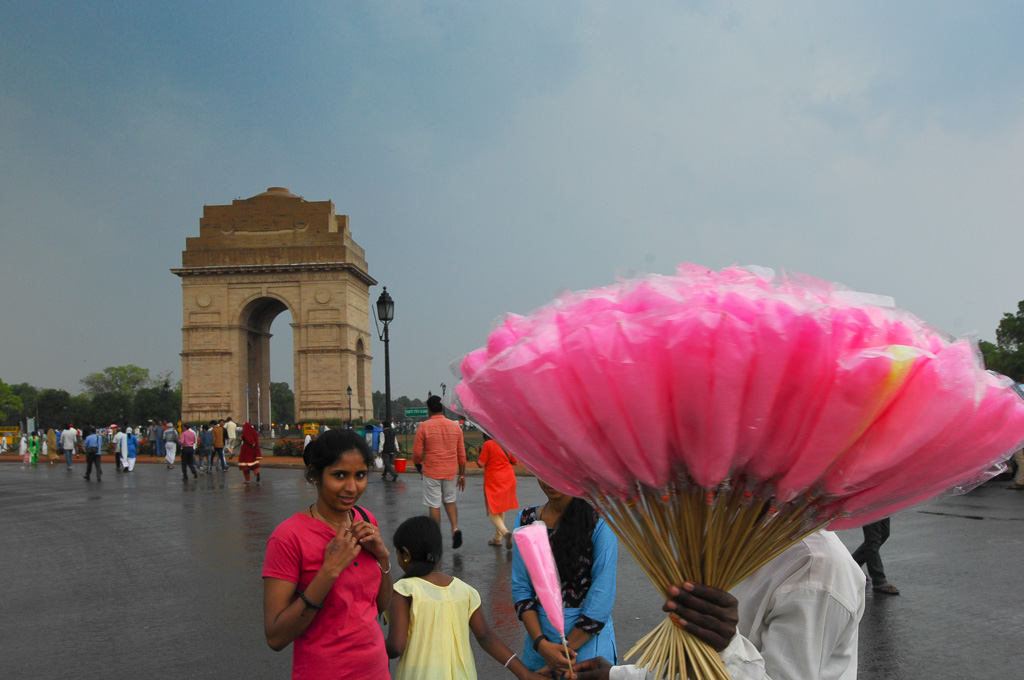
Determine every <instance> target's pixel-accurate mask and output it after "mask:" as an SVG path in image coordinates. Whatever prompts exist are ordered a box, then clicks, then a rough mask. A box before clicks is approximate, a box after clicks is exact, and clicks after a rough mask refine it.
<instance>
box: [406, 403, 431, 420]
mask: <svg viewBox="0 0 1024 680" xmlns="http://www.w3.org/2000/svg"><path fill="white" fill-rule="evenodd" d="M405 417H406V418H426V417H427V407H426V406H408V407H406V409H405Z"/></svg>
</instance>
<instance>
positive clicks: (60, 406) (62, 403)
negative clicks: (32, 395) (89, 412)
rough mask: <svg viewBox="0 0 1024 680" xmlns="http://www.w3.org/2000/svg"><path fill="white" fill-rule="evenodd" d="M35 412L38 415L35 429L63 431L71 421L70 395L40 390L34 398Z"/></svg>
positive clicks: (61, 391) (62, 392)
mask: <svg viewBox="0 0 1024 680" xmlns="http://www.w3.org/2000/svg"><path fill="white" fill-rule="evenodd" d="M36 410H37V412H38V413H39V420H38V421H37V422H36V427H37V428H42V429H46V428H51V427H53V428H56V427H59V428H61V429H64V426H65V425H67V424H68V422H70V421H71V395H70V394H68V393H67V391H66V390H51V389H45V390H42V391H41V392H40V393H39V396H38V397H37V398H36Z"/></svg>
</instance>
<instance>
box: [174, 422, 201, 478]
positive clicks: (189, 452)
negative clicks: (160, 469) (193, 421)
mask: <svg viewBox="0 0 1024 680" xmlns="http://www.w3.org/2000/svg"><path fill="white" fill-rule="evenodd" d="M196 439H197V437H196V431H195V430H193V429H192V428H191V427H190V426H189V424H188V423H182V425H181V435H180V436H179V437H178V443H179V444H180V445H181V479H182V481H184V482H187V481H188V471H189V470H192V477H193V478H194V479H199V472H198V471H197V470H196Z"/></svg>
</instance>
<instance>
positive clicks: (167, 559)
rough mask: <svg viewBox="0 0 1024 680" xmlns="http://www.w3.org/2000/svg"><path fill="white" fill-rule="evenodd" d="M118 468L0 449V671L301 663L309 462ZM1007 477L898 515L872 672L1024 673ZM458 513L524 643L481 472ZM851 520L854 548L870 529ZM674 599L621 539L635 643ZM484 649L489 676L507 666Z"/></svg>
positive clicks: (1018, 514)
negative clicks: (259, 469) (294, 553)
mask: <svg viewBox="0 0 1024 680" xmlns="http://www.w3.org/2000/svg"><path fill="white" fill-rule="evenodd" d="M104 467H105V469H106V474H105V475H104V477H103V482H102V483H96V482H95V481H93V482H91V483H90V482H86V481H85V480H83V479H82V474H83V473H84V465H78V464H76V465H75V467H74V470H73V471H72V472H68V471H66V470H65V469H64V466H63V465H59V466H48V465H45V464H43V465H39V466H37V467H35V468H30V467H27V466H24V465H22V464H20V463H3V464H0V518H2V522H3V524H2V526H3V529H2V541H0V545H2V553H0V568H2V571H3V578H2V580H0V598H2V602H3V606H2V613H0V635H2V636H3V637H2V639H3V645H2V650H3V651H2V654H0V678H104V679H109V680H120V679H128V678H131V679H132V680H135V679H137V678H145V679H147V680H154V679H158V678H174V679H175V680H178V679H181V678H188V679H189V680H195V679H198V678H218V679H219V680H223V679H225V678H245V679H246V680H256V679H260V678H287V677H288V676H289V670H290V663H291V650H290V648H289V649H287V650H285V651H284V652H280V653H275V652H273V651H272V650H270V648H269V647H267V645H266V643H265V642H264V639H263V627H262V609H261V607H262V582H261V580H260V569H261V566H262V560H263V550H264V546H265V543H266V539H267V536H268V535H269V534H270V532H271V531H272V530H273V528H274V527H275V526H276V525H277V524H278V523H279V522H281V521H282V520H283V519H285V518H286V517H288V516H289V515H291V514H293V513H295V512H298V511H302V510H305V509H306V508H307V507H308V506H309V504H310V503H312V502H313V499H314V492H313V489H312V487H309V486H307V485H306V483H305V482H304V481H303V480H302V478H301V472H300V471H299V470H295V469H265V470H264V472H263V482H262V483H261V484H259V485H257V484H251V485H244V484H243V483H242V476H241V474H240V473H239V472H238V471H237V470H236V469H234V468H232V469H231V470H230V471H229V472H228V473H226V474H214V475H212V476H202V477H200V478H199V481H198V482H193V481H190V482H188V483H182V481H181V472H180V470H179V469H177V468H175V469H174V470H168V469H167V468H166V467H164V466H162V465H139V466H138V467H137V468H136V471H135V472H134V473H132V474H130V475H123V474H122V475H118V474H116V473H115V472H114V470H113V466H112V465H110V466H107V465H105V466H104ZM1005 486H1006V483H1005V482H992V483H990V484H988V485H986V486H985V487H983V488H981V489H978V490H976V491H974V492H973V493H971V494H969V495H967V496H963V497H957V498H951V499H947V500H944V501H941V502H938V503H935V504H932V505H930V506H928V507H925V508H920V509H917V510H911V511H907V512H904V513H901V514H899V515H897V516H895V517H893V520H892V538H890V539H889V542H888V543H887V544H886V545H885V547H884V548H883V552H882V555H883V558H884V560H885V564H886V569H887V572H888V575H889V577H890V580H891V581H893V582H894V583H895V584H896V585H898V586H899V587H900V588H901V589H902V590H903V595H901V596H899V597H888V596H883V595H876V594H873V593H871V592H868V597H867V600H868V602H867V610H866V613H865V616H864V620H863V622H862V624H861V652H860V660H861V665H860V668H861V672H860V678H863V679H864V680H917V679H921V680H925V679H927V680H936V679H942V678H964V677H990V678H1012V677H1019V676H1018V675H1017V674H1018V673H1019V672H1020V671H1019V668H1020V664H1021V660H1022V651H1021V648H1020V630H1021V629H1022V627H1024V592H1022V591H1021V590H1018V589H1017V588H1016V585H1017V581H1018V580H1019V577H1018V575H1019V571H1020V568H1021V564H1024V542H1022V536H1021V531H1022V529H1024V524H1022V523H1021V520H1024V493H1015V492H1010V491H1006V490H1005V489H1004V487H1005ZM519 500H520V504H521V505H523V506H526V505H529V504H534V503H539V502H542V501H543V495H542V494H541V492H540V490H539V489H538V488H537V484H536V481H535V480H534V479H532V478H521V479H520V486H519ZM360 504H361V505H364V506H366V507H367V508H369V509H370V510H372V511H373V512H374V513H375V514H376V515H377V517H378V519H379V521H380V524H381V528H382V531H383V533H384V535H385V536H386V537H389V536H390V534H391V532H392V531H393V530H394V528H395V527H397V525H398V523H399V522H401V521H402V520H403V519H405V518H406V517H409V516H411V515H414V514H419V513H422V512H423V506H422V505H421V497H420V481H419V477H418V476H417V475H415V474H406V475H404V476H403V477H402V479H401V481H400V482H398V483H396V484H391V483H388V484H385V483H382V482H381V481H380V478H379V477H377V476H376V475H374V476H372V477H371V481H370V484H369V487H368V489H367V491H366V493H365V495H364V496H363V499H362V501H361V503H360ZM459 511H460V525H461V526H462V529H463V533H464V534H465V536H466V543H465V545H464V546H463V547H462V548H461V549H460V550H458V551H451V550H449V551H447V552H446V553H445V556H444V560H443V562H442V567H443V569H444V570H445V571H446V572H448V573H450V574H452V575H454V576H458V577H460V578H462V579H463V580H465V581H466V582H468V583H469V584H471V585H473V586H474V587H476V588H477V590H479V591H480V595H481V597H482V599H483V606H484V610H485V612H486V613H487V616H488V619H489V620H490V621H491V623H492V625H493V627H494V628H495V629H496V630H497V631H498V632H499V633H500V634H501V635H502V636H503V637H504V638H505V640H506V641H507V642H508V643H509V646H510V647H512V648H513V649H518V648H519V647H520V646H521V644H522V638H523V633H522V626H521V625H520V624H519V623H518V621H517V620H516V619H515V615H514V613H513V610H512V602H511V598H510V595H509V571H510V564H511V557H510V555H509V554H508V553H507V552H506V551H505V550H504V549H503V548H493V547H490V546H488V545H486V541H487V539H488V538H490V536H491V531H492V529H491V524H490V522H488V520H487V518H486V517H485V515H484V509H483V491H482V479H481V478H480V477H471V478H470V479H469V480H468V485H467V489H466V492H465V493H463V494H461V495H460V497H459ZM512 519H513V518H512V513H509V518H508V520H509V523H511V521H512ZM445 531H446V532H447V525H446V524H445ZM840 535H841V537H842V539H843V541H844V542H845V543H846V544H847V545H848V546H850V547H851V548H852V547H856V545H857V544H858V543H859V541H860V537H861V532H860V530H854V531H850V532H844V533H842V534H840ZM389 543H390V541H389ZM659 607H660V600H659V598H658V596H657V593H656V592H655V591H654V589H653V587H652V586H651V585H650V584H649V582H648V581H647V579H646V577H645V576H644V575H643V574H642V573H641V572H640V570H639V569H638V568H637V567H636V565H635V564H634V563H633V561H632V559H631V558H630V557H629V555H628V554H627V553H626V552H625V550H620V555H619V571H618V596H617V599H616V605H615V610H614V617H615V625H616V629H617V635H618V640H619V649H620V654H621V653H624V652H625V651H626V650H628V648H629V647H630V646H631V645H632V643H633V642H634V641H635V640H637V639H638V638H639V637H640V636H641V635H642V634H644V633H646V632H647V631H648V630H650V629H651V628H652V627H653V626H654V625H655V624H656V623H657V622H658V621H659V620H660V618H661V616H662V614H661V612H660V609H659ZM474 649H475V653H476V661H477V668H478V670H479V674H480V677H481V678H482V679H483V678H500V677H506V672H505V671H504V670H503V669H501V667H500V666H499V665H498V664H496V663H495V662H494V661H492V660H491V659H490V657H488V656H487V655H486V654H484V653H483V652H482V651H480V649H479V648H477V647H475V641H474ZM392 668H394V665H393V666H392Z"/></svg>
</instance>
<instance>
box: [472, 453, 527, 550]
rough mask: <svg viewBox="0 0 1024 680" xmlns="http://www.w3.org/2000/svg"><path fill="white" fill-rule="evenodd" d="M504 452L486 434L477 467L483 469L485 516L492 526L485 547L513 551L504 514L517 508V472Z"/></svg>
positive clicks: (512, 461) (513, 462)
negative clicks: (490, 546) (491, 546)
mask: <svg viewBox="0 0 1024 680" xmlns="http://www.w3.org/2000/svg"><path fill="white" fill-rule="evenodd" d="M518 462H519V461H517V460H516V459H515V458H513V457H512V456H510V455H509V454H508V453H507V452H506V451H505V449H503V448H501V446H499V445H498V442H496V441H494V440H493V439H491V438H490V437H488V436H487V435H486V434H485V435H484V443H483V445H482V446H481V447H480V456H479V457H478V458H477V459H476V464H477V465H478V466H479V467H482V468H483V469H484V497H485V500H486V501H487V516H488V517H489V518H490V520H491V523H492V524H494V538H492V539H491V540H489V541H487V544H488V545H498V546H500V545H501V541H502V539H504V540H505V547H506V548H508V549H509V550H511V549H512V532H511V531H509V530H508V528H507V527H506V526H505V513H506V512H508V511H509V510H515V509H516V508H518V507H519V499H518V498H516V471H515V468H514V467H513V465H515V464H516V463H518Z"/></svg>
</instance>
